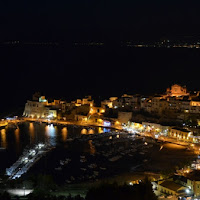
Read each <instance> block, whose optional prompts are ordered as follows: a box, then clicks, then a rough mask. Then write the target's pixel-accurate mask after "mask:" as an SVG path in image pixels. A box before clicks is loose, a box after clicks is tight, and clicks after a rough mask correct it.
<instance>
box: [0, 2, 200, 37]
mask: <svg viewBox="0 0 200 200" xmlns="http://www.w3.org/2000/svg"><path fill="white" fill-rule="evenodd" d="M199 5H200V3H199V2H198V1H183V0H182V1H180V0H168V1H167V0H163V1H150V0H137V1H136V0H121V1H120V0H115V1H114V0H96V1H93V0H59V1H55V0H48V1H45V0H40V1H39V0H36V1H32V0H31V1H24V0H21V1H15V0H10V1H6V0H4V1H1V2H0V24H1V32H0V34H1V38H2V39H9V38H10V39H14V38H16V39H18V38H20V39H21V38H22V39H23V38H28V39H50V40H51V39H52V40H58V39H68V38H67V37H70V38H71V37H74V38H76V39H81V38H83V39H84V38H88V37H89V38H91V37H94V39H95V38H96V39H104V38H106V37H108V38H110V37H117V38H120V39H126V38H134V36H136V37H139V36H141V35H142V37H144V36H145V37H153V36H155V35H156V36H163V35H164V36H165V35H174V34H175V35H188V34H189V35H199V33H198V31H199V30H200V29H199V25H200V24H199V23H200V20H199V19H200V12H199Z"/></svg>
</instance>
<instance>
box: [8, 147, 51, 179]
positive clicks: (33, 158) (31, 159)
mask: <svg viewBox="0 0 200 200" xmlns="http://www.w3.org/2000/svg"><path fill="white" fill-rule="evenodd" d="M52 148H53V147H52V146H50V145H48V144H43V143H39V144H36V145H35V146H34V147H33V148H30V149H25V150H24V152H23V154H22V155H21V156H20V157H19V159H18V160H17V161H16V162H15V163H14V164H13V165H12V166H11V167H10V168H7V169H6V175H7V176H9V178H8V179H9V180H11V179H16V178H20V177H21V176H22V175H23V174H25V173H26V172H27V171H28V170H29V169H30V168H31V167H32V166H33V165H34V164H35V163H36V162H37V161H38V160H39V159H40V158H41V157H42V156H44V155H45V154H46V153H47V152H49V151H50V150H51V149H52Z"/></svg>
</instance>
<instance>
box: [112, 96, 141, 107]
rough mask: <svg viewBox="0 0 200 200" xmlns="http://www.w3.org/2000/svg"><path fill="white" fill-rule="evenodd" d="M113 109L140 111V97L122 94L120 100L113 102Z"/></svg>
mask: <svg viewBox="0 0 200 200" xmlns="http://www.w3.org/2000/svg"><path fill="white" fill-rule="evenodd" d="M113 108H128V109H129V110H130V111H131V110H139V109H140V96H139V95H128V94H123V95H122V96H121V97H120V98H118V99H116V100H114V101H113Z"/></svg>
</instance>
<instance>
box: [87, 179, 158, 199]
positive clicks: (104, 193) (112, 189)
mask: <svg viewBox="0 0 200 200" xmlns="http://www.w3.org/2000/svg"><path fill="white" fill-rule="evenodd" d="M94 199H95V200H102V199H103V200H110V199H115V200H124V199H126V200H133V199H134V200H156V199H157V197H156V196H155V194H154V192H153V190H152V185H151V182H150V181H149V180H148V179H147V178H146V179H145V180H144V181H143V182H141V183H140V184H136V185H133V186H132V185H126V184H125V185H122V186H119V185H117V184H116V183H114V184H104V185H102V186H100V187H98V188H92V189H90V190H89V191H88V193H87V195H86V198H85V200H94Z"/></svg>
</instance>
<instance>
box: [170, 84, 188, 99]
mask: <svg viewBox="0 0 200 200" xmlns="http://www.w3.org/2000/svg"><path fill="white" fill-rule="evenodd" d="M167 95H168V96H175V97H180V96H188V95H189V93H187V88H186V86H183V87H182V86H180V85H178V84H174V85H172V86H171V89H170V88H167Z"/></svg>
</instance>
